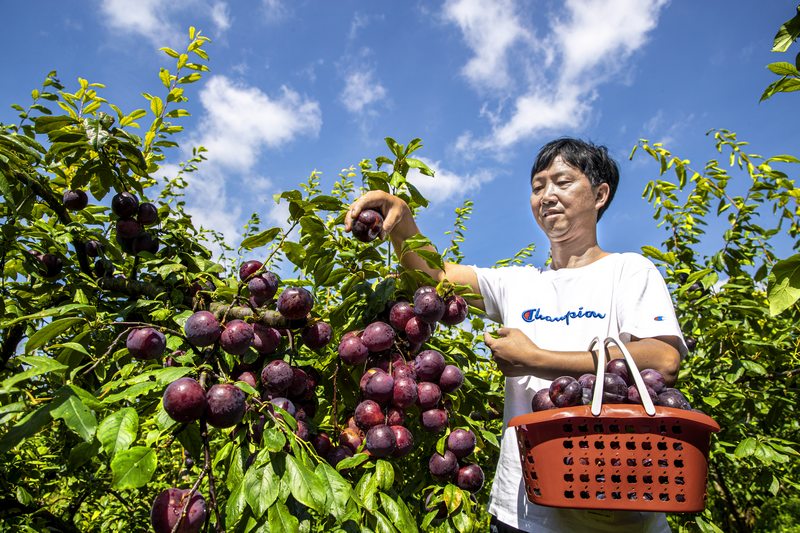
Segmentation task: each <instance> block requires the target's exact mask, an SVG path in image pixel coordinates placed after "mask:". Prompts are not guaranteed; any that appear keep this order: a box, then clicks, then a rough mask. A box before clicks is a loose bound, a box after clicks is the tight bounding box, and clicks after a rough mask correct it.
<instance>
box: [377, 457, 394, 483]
mask: <svg viewBox="0 0 800 533" xmlns="http://www.w3.org/2000/svg"><path fill="white" fill-rule="evenodd" d="M375 478H376V479H377V481H378V488H380V489H381V490H389V489H390V488H391V487H392V484H393V483H394V467H392V465H391V463H389V462H388V461H384V460H383V459H378V461H377V463H376V464H375Z"/></svg>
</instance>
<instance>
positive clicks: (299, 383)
mask: <svg viewBox="0 0 800 533" xmlns="http://www.w3.org/2000/svg"><path fill="white" fill-rule="evenodd" d="M291 368H292V381H291V383H289V387H288V388H287V390H286V395H287V396H289V398H295V399H300V398H303V397H304V396H305V395H306V392H308V389H309V385H310V383H311V380H310V379H309V378H308V374H307V373H306V371H305V370H303V369H302V368H297V367H291Z"/></svg>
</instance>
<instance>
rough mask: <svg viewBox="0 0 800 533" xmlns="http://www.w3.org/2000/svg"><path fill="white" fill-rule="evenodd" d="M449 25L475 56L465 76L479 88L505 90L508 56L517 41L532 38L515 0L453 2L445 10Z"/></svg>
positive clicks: (465, 68) (455, 0)
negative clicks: (524, 24)
mask: <svg viewBox="0 0 800 533" xmlns="http://www.w3.org/2000/svg"><path fill="white" fill-rule="evenodd" d="M443 15H444V18H445V20H446V21H449V22H453V23H455V24H456V25H458V27H459V28H460V29H461V33H462V34H463V37H464V40H466V41H467V45H468V46H469V48H470V49H471V50H472V53H473V54H474V56H473V57H472V58H471V59H470V60H469V61H468V62H467V64H466V65H465V66H464V68H463V74H464V75H465V76H466V77H467V78H468V79H469V80H470V81H471V82H472V83H474V84H475V85H477V86H479V87H488V88H503V87H506V86H507V85H508V83H509V82H510V77H509V75H508V65H507V57H506V56H507V54H508V52H509V50H510V48H511V47H512V45H514V44H515V43H516V42H517V41H520V40H526V39H528V38H529V36H530V34H531V32H530V30H528V29H526V28H524V27H523V25H522V24H521V22H520V20H519V18H518V17H517V14H516V13H515V10H514V4H513V2H512V1H511V0H450V1H448V2H447V3H446V4H445V6H444V12H443Z"/></svg>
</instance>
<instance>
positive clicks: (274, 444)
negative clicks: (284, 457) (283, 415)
mask: <svg viewBox="0 0 800 533" xmlns="http://www.w3.org/2000/svg"><path fill="white" fill-rule="evenodd" d="M261 443H262V444H263V445H264V447H265V448H266V449H267V450H269V451H271V452H275V453H277V452H280V451H282V450H283V448H284V446H286V436H285V435H284V434H283V431H281V430H279V429H277V428H274V427H265V428H264V433H263V435H262V436H261Z"/></svg>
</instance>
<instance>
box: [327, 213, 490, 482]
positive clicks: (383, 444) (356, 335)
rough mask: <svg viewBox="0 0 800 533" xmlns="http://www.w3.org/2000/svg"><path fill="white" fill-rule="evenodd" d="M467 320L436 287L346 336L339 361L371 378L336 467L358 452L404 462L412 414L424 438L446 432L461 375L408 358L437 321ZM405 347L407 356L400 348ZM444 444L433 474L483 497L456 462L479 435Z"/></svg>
mask: <svg viewBox="0 0 800 533" xmlns="http://www.w3.org/2000/svg"><path fill="white" fill-rule="evenodd" d="M355 227H356V226H354V231H355ZM466 316H467V303H466V301H465V300H464V299H463V298H462V297H461V296H458V295H453V296H450V297H448V298H446V299H443V298H441V297H440V296H439V295H438V294H437V292H436V289H435V288H434V287H431V286H423V287H420V288H419V289H418V290H417V291H416V293H415V294H414V298H413V303H410V302H407V301H397V302H394V303H392V304H390V306H389V307H388V313H386V317H383V318H385V320H386V321H383V320H376V321H374V322H371V323H370V324H368V325H367V326H366V327H365V328H364V329H363V330H360V331H350V332H347V333H345V334H344V336H343V337H342V339H341V341H340V342H339V347H338V353H339V358H340V359H341V360H342V362H344V363H346V364H348V365H361V364H365V367H366V371H365V372H364V373H363V374H362V376H361V378H360V381H359V389H360V392H361V401H360V403H359V404H358V405H357V406H356V408H355V411H354V413H353V416H352V417H351V418H350V419H349V421H348V425H347V427H346V428H344V430H343V431H342V432H341V434H340V435H339V445H338V446H336V447H334V448H332V449H331V450H330V451H329V452H328V460H329V461H330V462H331V463H333V464H337V463H338V462H339V461H341V460H342V459H344V458H345V457H350V456H352V455H353V454H354V453H356V452H358V451H360V450H365V451H366V452H367V453H369V454H370V455H372V456H374V457H380V458H398V457H403V456H405V455H407V454H408V453H409V452H411V450H412V449H413V447H414V436H413V434H412V432H411V431H410V430H409V429H408V427H407V423H406V415H407V413H408V412H409V411H411V410H414V411H415V412H416V411H418V412H419V422H420V426H421V427H422V429H423V430H424V431H427V432H430V433H433V434H436V433H441V432H443V431H445V430H446V428H447V427H448V424H449V416H448V412H447V409H445V408H444V406H443V402H442V400H443V395H445V394H449V393H453V392H455V391H456V390H457V389H458V388H459V387H461V385H462V384H463V382H464V374H463V373H462V372H461V370H460V369H459V368H458V367H456V366H455V365H451V364H447V362H446V361H445V358H444V356H443V355H442V354H441V353H440V352H438V351H436V350H433V349H428V350H423V351H421V352H419V353H417V354H416V356H414V357H413V359H411V360H407V359H406V357H405V356H404V355H403V352H404V351H405V352H406V353H415V352H417V351H418V350H419V349H420V348H421V347H422V345H423V344H424V343H425V342H426V341H427V340H428V339H429V338H430V337H431V335H432V333H433V329H434V328H435V326H436V323H437V322H439V323H442V324H445V325H456V324H458V323H460V322H462V321H463V320H464V319H465V318H466ZM401 345H402V346H403V349H399V347H400V346H401ZM447 442H448V449H447V450H446V451H445V455H440V454H438V453H434V455H433V456H432V457H431V459H430V461H429V470H430V472H431V475H432V476H433V477H434V478H436V479H438V480H443V481H444V480H447V481H454V482H455V483H456V484H457V485H458V486H459V487H461V488H463V489H465V490H470V491H473V492H474V491H477V490H479V489H480V487H481V486H482V485H483V471H482V470H481V468H480V466H478V465H477V464H469V465H464V466H460V465H459V459H463V458H464V457H466V456H467V455H469V454H471V453H472V450H473V449H474V447H475V435H474V434H473V433H472V432H471V431H470V430H465V429H456V430H454V431H453V432H452V433H450V435H449V436H448V438H447ZM451 447H452V449H451Z"/></svg>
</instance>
